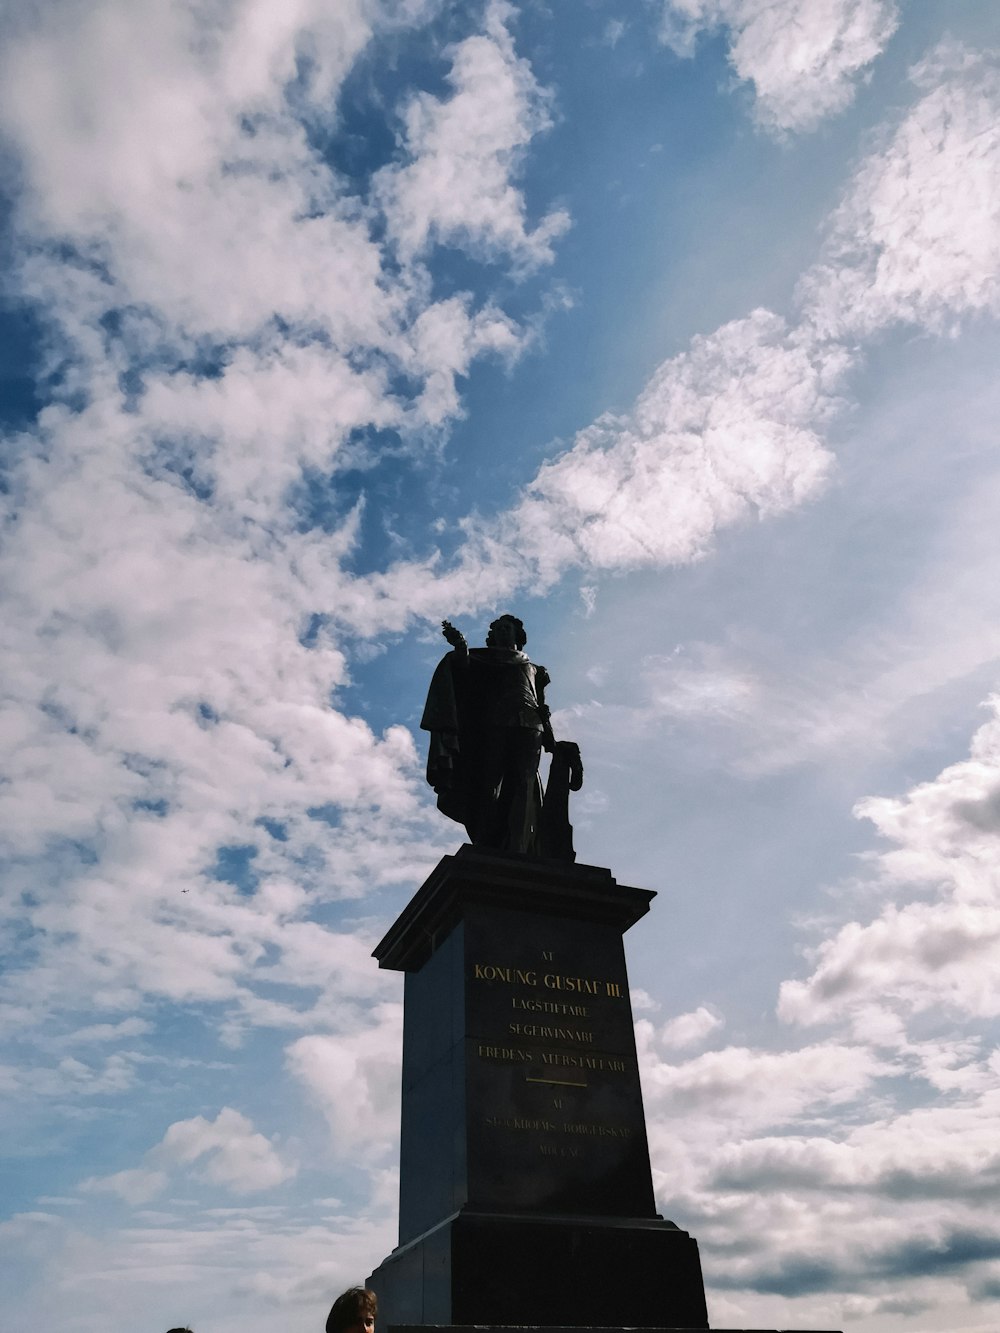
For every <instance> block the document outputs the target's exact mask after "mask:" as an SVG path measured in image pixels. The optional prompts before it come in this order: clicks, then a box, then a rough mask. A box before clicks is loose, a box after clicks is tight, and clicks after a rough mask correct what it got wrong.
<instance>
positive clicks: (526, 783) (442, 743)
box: [420, 616, 555, 853]
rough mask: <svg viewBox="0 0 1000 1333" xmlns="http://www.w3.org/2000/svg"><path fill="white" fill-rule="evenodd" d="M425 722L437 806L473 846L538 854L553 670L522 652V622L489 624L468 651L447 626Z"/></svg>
mask: <svg viewBox="0 0 1000 1333" xmlns="http://www.w3.org/2000/svg"><path fill="white" fill-rule="evenodd" d="M442 633H443V634H444V637H445V638H446V639H447V640H448V642H449V643H450V644H451V646H452V652H450V653H448V655H447V656H446V657H444V658H442V659H441V661H440V663H439V664H438V667H437V669H436V671H435V672H434V676H433V679H432V680H431V686H430V690H429V691H428V694H427V706H426V708H425V709H424V715H423V717H422V718H421V720H420V725H421V727H422V728H423V729H424V730H425V731H429V732H430V733H431V742H430V749H429V752H428V757H427V781H428V782H429V783H430V784H431V786H432V787H433V788H434V790H435V791H436V792H437V797H438V802H437V803H438V809H439V810H440V811H441V813H442V814H445V815H447V816H448V818H449V819H454V820H456V821H457V822H458V823H459V824H464V825H465V828H466V831H467V833H468V835H469V841H470V842H472V843H473V844H474V845H476V846H478V847H492V848H494V849H495V850H496V851H503V852H536V853H537V851H538V831H539V826H540V821H541V809H542V788H541V783H540V782H539V780H538V761H539V758H540V757H541V751H542V747H543V746H544V747H545V749H546V750H552V748H553V746H554V744H555V741H554V739H553V736H552V727H551V725H550V724H549V710H548V708H547V706H546V704H545V687H546V685H547V684H548V683H549V673H548V672H547V671H546V670H545V668H544V667H543V666H538V665H537V664H536V663H534V662H532V661H531V660H530V658H529V657H528V656H527V654H526V653H525V652H524V651H523V648H524V645H525V644H526V643H527V641H528V636H527V634H526V633H525V631H524V624H523V623H522V622H521V621H520V620H518V618H517V617H516V616H500V617H499V619H497V620H494V621H493V623H492V624H491V625H490V631H489V634H488V635H487V636H486V647H485V648H471V649H470V648H469V645H468V644H467V643H466V641H465V638H464V636H463V635H462V633H461V632H460V631H459V630H457V629H456V628H455V626H454V625H452V624H451V623H450V621H447V620H445V621H442Z"/></svg>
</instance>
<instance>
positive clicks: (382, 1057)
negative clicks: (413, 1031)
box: [286, 1004, 403, 1161]
mask: <svg viewBox="0 0 1000 1333" xmlns="http://www.w3.org/2000/svg"><path fill="white" fill-rule="evenodd" d="M372 1018H373V1021H372V1022H371V1023H369V1024H368V1025H366V1026H364V1027H361V1028H359V1029H358V1030H357V1031H356V1032H354V1033H351V1034H344V1035H341V1036H332V1035H326V1034H316V1035H311V1036H307V1037H300V1038H299V1039H298V1040H297V1041H295V1042H293V1043H292V1044H291V1045H290V1046H289V1047H288V1049H287V1051H286V1063H287V1066H288V1068H289V1070H290V1071H291V1073H292V1074H294V1075H295V1077H296V1078H297V1079H298V1080H299V1081H300V1082H301V1083H302V1084H303V1085H304V1087H305V1089H306V1091H307V1092H308V1094H309V1096H310V1098H311V1099H312V1100H313V1101H314V1102H315V1103H316V1104H317V1105H318V1106H319V1108H320V1110H321V1111H322V1112H323V1115H324V1116H325V1117H326V1120H327V1122H328V1124H329V1126H330V1133H331V1148H332V1150H333V1152H334V1154H335V1155H336V1156H337V1157H347V1156H351V1155H354V1154H358V1155H361V1156H363V1157H364V1158H365V1159H367V1160H370V1161H371V1160H377V1159H378V1158H379V1157H381V1156H383V1155H384V1154H385V1153H386V1151H387V1150H388V1149H389V1148H392V1147H394V1146H395V1144H396V1141H397V1137H398V1134H399V1051H400V1048H401V1043H402V1039H403V1010H402V1005H399V1004H383V1005H380V1006H378V1007H377V1008H376V1009H375V1010H374V1012H373V1015H372Z"/></svg>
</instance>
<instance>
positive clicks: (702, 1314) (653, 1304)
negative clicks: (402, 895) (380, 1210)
mask: <svg viewBox="0 0 1000 1333" xmlns="http://www.w3.org/2000/svg"><path fill="white" fill-rule="evenodd" d="M654 896H655V895H654V894H653V893H651V892H649V891H648V890H645V889H636V888H630V887H628V886H626V885H621V884H618V883H616V881H615V880H614V878H613V876H612V875H611V873H610V871H607V870H603V869H599V868H597V867H593V866H583V865H568V864H562V863H554V862H545V861H538V860H534V859H531V858H528V857H518V856H500V855H495V854H488V853H484V852H479V851H477V850H475V849H473V848H472V847H463V848H462V849H461V850H460V851H459V852H458V853H457V854H456V855H455V856H447V857H445V858H444V859H443V860H442V861H441V863H440V864H439V865H438V867H437V868H436V870H435V871H434V872H433V874H432V875H431V876H430V878H429V879H428V880H427V881H426V883H425V884H424V885H423V887H422V888H421V889H419V890H418V892H417V893H416V895H415V896H414V898H413V899H412V901H411V902H410V904H409V905H408V906H407V907H406V909H405V910H404V911H403V913H402V915H401V916H400V917H399V919H398V921H397V922H396V923H395V925H394V926H393V927H392V929H391V930H390V931H389V933H388V934H387V935H386V937H385V939H383V940H382V942H381V943H380V944H379V946H378V948H377V949H376V950H375V957H376V958H377V959H378V960H379V964H380V965H381V966H382V967H389V968H394V969H397V970H400V971H403V972H405V973H406V982H405V1019H404V1035H403V1104H402V1132H401V1142H400V1205H399V1218H400V1220H399V1246H398V1247H397V1249H395V1250H394V1251H393V1253H392V1254H391V1255H390V1256H389V1257H388V1258H387V1259H386V1260H385V1261H384V1262H383V1263H382V1264H381V1265H380V1266H379V1267H378V1268H377V1269H376V1271H375V1272H374V1273H373V1274H372V1275H371V1277H370V1279H369V1285H370V1286H371V1287H372V1288H373V1289H374V1290H375V1291H376V1292H377V1293H378V1297H379V1306H380V1309H379V1322H380V1324H381V1326H382V1327H383V1328H385V1327H386V1326H387V1325H389V1326H393V1325H395V1326H402V1325H416V1326H427V1325H451V1326H455V1325H463V1324H468V1325H472V1324H476V1325H490V1324H491V1325H521V1326H524V1325H534V1326H541V1327H566V1326H571V1325H575V1326H579V1327H588V1328H589V1327H594V1326H605V1327H625V1326H631V1327H646V1328H686V1329H705V1328H707V1327H708V1320H707V1315H706V1309H705V1293H704V1286H703V1283H702V1277H701V1266H700V1262H699V1258H698V1247H697V1244H696V1243H695V1241H694V1240H693V1239H692V1238H691V1237H690V1236H689V1235H688V1234H687V1233H686V1232H684V1231H681V1230H680V1229H679V1228H678V1227H676V1226H674V1224H673V1223H672V1222H667V1221H664V1220H663V1219H662V1218H661V1217H660V1216H659V1215H658V1214H657V1212H656V1210H655V1205H654V1201H653V1188H652V1181H651V1177H650V1169H649V1151H648V1148H647V1144H646V1128H645V1121H644V1118H643V1110H642V1094H641V1090H640V1087H639V1075H638V1068H637V1065H636V1055H635V1040H634V1035H633V1029H632V1011H631V1005H630V1002H629V989H628V978H627V975H626V971H625V955H624V949H623V945H622V935H623V933H624V931H626V930H627V929H628V928H629V927H630V926H631V925H633V924H634V922H636V921H637V920H638V919H639V918H640V917H641V916H643V915H644V914H645V913H646V912H647V911H648V910H649V904H650V901H651V899H652V898H653V897H654Z"/></svg>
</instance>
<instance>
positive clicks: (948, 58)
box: [801, 41, 1000, 338]
mask: <svg viewBox="0 0 1000 1333" xmlns="http://www.w3.org/2000/svg"><path fill="white" fill-rule="evenodd" d="M911 77H912V79H913V82H914V84H915V86H916V88H917V89H918V90H919V92H920V94H921V95H920V96H919V98H918V100H917V101H916V103H915V104H914V106H913V107H912V108H911V109H910V110H909V111H908V112H907V113H906V115H905V116H903V118H902V119H901V121H900V123H899V124H898V125H897V126H895V127H894V128H892V129H891V130H888V131H887V132H885V133H884V135H883V142H882V144H881V145H880V146H879V147H878V149H877V150H876V151H875V152H873V153H871V154H870V155H869V156H868V157H867V158H866V159H865V161H864V162H863V163H862V164H861V166H860V168H859V169H858V171H857V173H856V174H855V176H854V179H853V181H852V184H851V186H850V188H849V189H848V191H847V193H846V195H845V198H844V200H843V202H842V204H841V205H840V208H839V210H838V211H837V213H836V215H835V217H834V219H833V223H832V227H831V232H830V236H829V239H828V242H827V247H826V255H825V257H824V259H823V260H822V261H821V263H820V264H818V265H817V266H816V267H815V268H814V269H812V270H810V272H809V273H807V274H806V275H805V276H804V278H803V280H802V283H801V295H802V300H803V303H804V311H805V314H806V316H807V318H808V319H810V320H812V321H814V322H815V324H816V325H817V327H818V328H819V329H820V330H822V331H823V332H824V333H827V334H831V335H833V336H835V337H844V338H852V337H859V336H861V337H864V336H871V334H872V333H873V332H875V331H877V330H879V329H881V328H883V327H885V326H886V325H888V324H890V323H893V322H896V321H904V322H907V323H918V324H921V325H924V326H925V327H927V328H930V329H934V330H947V329H949V328H953V327H954V326H955V322H956V320H957V319H959V318H960V317H961V316H964V315H970V314H980V313H996V311H997V309H998V308H1000V239H998V238H1000V129H998V122H1000V64H998V58H997V54H996V52H991V51H985V52H976V51H971V50H969V48H968V47H966V46H962V45H960V44H958V43H954V42H951V41H946V42H944V43H942V44H941V45H940V46H938V47H937V48H936V49H935V50H934V51H932V52H931V54H930V55H928V56H927V57H926V59H924V60H922V61H921V62H920V63H919V64H918V65H916V66H915V67H914V69H913V70H912V73H911Z"/></svg>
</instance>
